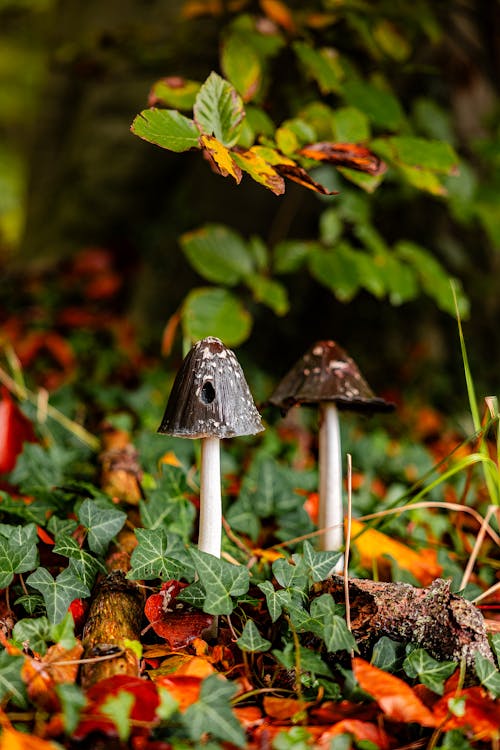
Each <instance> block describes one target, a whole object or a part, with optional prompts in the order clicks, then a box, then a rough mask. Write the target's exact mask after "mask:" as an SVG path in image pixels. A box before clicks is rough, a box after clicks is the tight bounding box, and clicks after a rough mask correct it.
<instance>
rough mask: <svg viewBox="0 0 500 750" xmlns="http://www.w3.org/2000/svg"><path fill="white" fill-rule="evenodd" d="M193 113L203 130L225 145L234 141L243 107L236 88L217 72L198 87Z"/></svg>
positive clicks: (239, 127) (243, 112) (238, 130)
mask: <svg viewBox="0 0 500 750" xmlns="http://www.w3.org/2000/svg"><path fill="white" fill-rule="evenodd" d="M193 112H194V120H195V123H196V124H197V125H198V127H199V128H200V130H201V132H202V133H205V134H206V135H214V136H215V137H216V138H217V140H218V141H220V142H221V143H222V144H223V145H224V146H227V147H228V148H231V146H234V145H235V144H236V143H237V141H238V138H239V135H240V132H241V127H242V122H243V118H244V117H245V109H244V107H243V102H242V100H241V97H240V96H239V94H238V93H237V91H236V89H234V88H233V87H232V86H231V84H230V83H228V81H225V80H224V79H223V78H221V76H219V75H217V73H214V72H212V73H210V75H209V76H208V78H207V80H206V81H205V83H204V84H203V85H202V87H201V88H200V90H199V92H198V94H197V96H196V100H195V103H194V107H193Z"/></svg>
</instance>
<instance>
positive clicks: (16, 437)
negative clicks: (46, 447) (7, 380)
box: [0, 387, 36, 474]
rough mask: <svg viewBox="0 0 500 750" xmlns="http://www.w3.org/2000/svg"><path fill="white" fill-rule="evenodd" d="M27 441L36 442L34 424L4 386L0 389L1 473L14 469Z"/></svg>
mask: <svg viewBox="0 0 500 750" xmlns="http://www.w3.org/2000/svg"><path fill="white" fill-rule="evenodd" d="M25 442H30V443H33V442H36V436H35V432H34V430H33V426H32V424H31V422H30V421H29V419H28V418H27V417H25V416H24V414H23V413H22V411H21V409H20V408H19V407H18V405H17V404H16V402H15V401H14V399H13V398H12V396H11V395H10V393H9V391H8V390H7V388H5V387H2V388H1V390H0V474H7V473H8V472H9V471H12V469H13V468H14V466H15V465H16V461H17V457H18V455H19V454H20V453H21V451H22V449H23V443H25Z"/></svg>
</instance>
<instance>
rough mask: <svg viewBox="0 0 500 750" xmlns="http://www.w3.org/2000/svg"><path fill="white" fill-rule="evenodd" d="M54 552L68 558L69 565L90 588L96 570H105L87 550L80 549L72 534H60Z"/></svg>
mask: <svg viewBox="0 0 500 750" xmlns="http://www.w3.org/2000/svg"><path fill="white" fill-rule="evenodd" d="M54 552H56V553H57V554H58V555H63V557H69V558H70V560H71V563H70V567H71V568H72V569H73V571H74V572H75V573H76V575H77V576H78V577H79V578H81V579H82V581H83V582H84V584H85V585H86V586H88V587H89V588H92V586H93V585H94V581H95V577H96V575H97V573H98V571H99V570H101V571H104V570H105V567H104V565H103V564H102V563H101V562H100V561H99V560H96V558H95V557H93V556H92V555H90V554H89V553H88V552H86V551H85V550H83V549H81V547H80V545H79V544H78V542H77V541H76V539H74V538H73V537H72V536H67V535H66V534H60V535H59V537H58V538H57V540H56V543H55V545H54Z"/></svg>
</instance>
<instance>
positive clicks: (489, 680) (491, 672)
mask: <svg viewBox="0 0 500 750" xmlns="http://www.w3.org/2000/svg"><path fill="white" fill-rule="evenodd" d="M475 668H476V674H477V676H478V677H479V680H480V681H481V685H482V686H483V687H485V688H486V690H488V691H489V692H490V693H491V694H492V695H494V696H495V698H500V671H499V670H498V669H497V668H496V666H495V665H494V664H493V662H491V661H490V660H489V659H487V658H486V657H485V656H483V655H482V654H480V653H479V651H476V654H475ZM422 682H423V680H422Z"/></svg>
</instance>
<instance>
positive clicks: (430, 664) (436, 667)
mask: <svg viewBox="0 0 500 750" xmlns="http://www.w3.org/2000/svg"><path fill="white" fill-rule="evenodd" d="M456 668H457V664H456V662H454V661H441V662H440V661H437V660H436V659H434V658H433V657H432V656H431V655H430V654H428V653H427V651H426V650H425V649H423V648H417V649H415V651H412V652H411V654H409V655H408V656H407V657H406V659H405V660H404V662H403V669H404V670H405V672H406V674H407V675H408V677H418V678H419V680H420V681H421V682H422V683H423V684H424V685H425V686H426V687H428V688H429V690H432V691H433V692H434V693H438V695H443V692H444V683H445V680H447V679H448V677H451V675H452V674H453V672H454V671H455V669H456ZM499 676H500V675H499Z"/></svg>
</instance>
